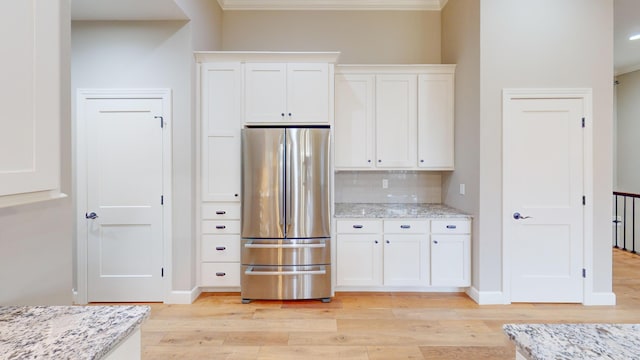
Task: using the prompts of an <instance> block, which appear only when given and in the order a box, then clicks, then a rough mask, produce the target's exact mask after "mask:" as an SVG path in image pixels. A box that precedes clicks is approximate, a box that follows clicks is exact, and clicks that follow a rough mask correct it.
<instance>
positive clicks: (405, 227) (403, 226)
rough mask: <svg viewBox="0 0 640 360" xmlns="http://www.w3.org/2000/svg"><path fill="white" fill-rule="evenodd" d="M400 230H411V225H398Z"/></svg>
mask: <svg viewBox="0 0 640 360" xmlns="http://www.w3.org/2000/svg"><path fill="white" fill-rule="evenodd" d="M400 228H401V229H411V225H400Z"/></svg>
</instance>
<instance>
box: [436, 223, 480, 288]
mask: <svg viewBox="0 0 640 360" xmlns="http://www.w3.org/2000/svg"><path fill="white" fill-rule="evenodd" d="M470 240H471V239H470V236H469V235H436V234H432V235H431V285H432V286H469V285H471V270H470V263H471V251H470Z"/></svg>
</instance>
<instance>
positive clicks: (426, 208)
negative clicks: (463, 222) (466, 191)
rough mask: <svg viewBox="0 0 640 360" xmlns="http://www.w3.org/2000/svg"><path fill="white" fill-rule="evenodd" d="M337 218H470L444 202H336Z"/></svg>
mask: <svg viewBox="0 0 640 360" xmlns="http://www.w3.org/2000/svg"><path fill="white" fill-rule="evenodd" d="M335 205H336V207H335V215H334V216H335V217H336V218H452V217H459V218H470V217H471V216H470V215H468V214H465V213H463V212H462V211H460V210H458V209H454V208H452V207H449V206H446V205H442V204H366V203H357V204H348V203H336V204H335Z"/></svg>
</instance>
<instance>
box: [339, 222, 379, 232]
mask: <svg viewBox="0 0 640 360" xmlns="http://www.w3.org/2000/svg"><path fill="white" fill-rule="evenodd" d="M337 228H338V234H376V233H379V232H381V231H382V221H380V220H338V226H337Z"/></svg>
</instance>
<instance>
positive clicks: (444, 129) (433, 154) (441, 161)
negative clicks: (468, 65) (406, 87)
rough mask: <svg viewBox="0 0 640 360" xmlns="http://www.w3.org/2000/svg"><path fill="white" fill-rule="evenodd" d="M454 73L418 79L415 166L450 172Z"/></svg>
mask: <svg viewBox="0 0 640 360" xmlns="http://www.w3.org/2000/svg"><path fill="white" fill-rule="evenodd" d="M453 97H454V91H453V74H421V75H420V76H419V77H418V99H419V100H418V139H419V140H418V167H420V168H425V169H434V170H436V169H437V170H453V168H454V166H453V164H454V123H453Z"/></svg>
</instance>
